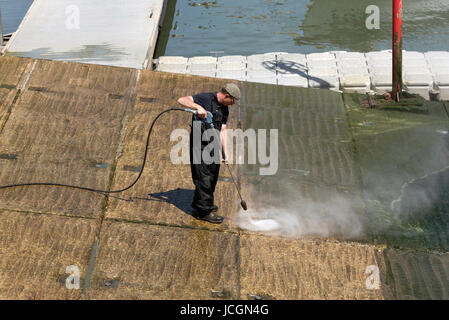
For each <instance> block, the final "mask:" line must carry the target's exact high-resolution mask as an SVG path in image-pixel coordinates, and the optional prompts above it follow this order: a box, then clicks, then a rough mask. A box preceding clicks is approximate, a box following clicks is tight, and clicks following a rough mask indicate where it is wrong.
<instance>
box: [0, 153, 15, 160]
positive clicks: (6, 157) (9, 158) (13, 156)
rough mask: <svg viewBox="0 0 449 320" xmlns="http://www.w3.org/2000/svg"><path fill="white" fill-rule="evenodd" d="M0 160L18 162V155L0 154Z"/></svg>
mask: <svg viewBox="0 0 449 320" xmlns="http://www.w3.org/2000/svg"><path fill="white" fill-rule="evenodd" d="M0 159H3V160H17V155H16V154H5V153H2V154H0Z"/></svg>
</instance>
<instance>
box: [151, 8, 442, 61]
mask: <svg viewBox="0 0 449 320" xmlns="http://www.w3.org/2000/svg"><path fill="white" fill-rule="evenodd" d="M170 2H171V4H170V5H171V7H172V10H171V11H170V10H169V11H168V17H167V21H166V22H167V23H166V24H165V25H164V28H163V30H162V34H161V35H160V39H159V45H158V48H157V51H156V57H157V56H160V55H181V56H187V57H190V56H199V55H211V54H212V55H218V56H221V55H250V54H255V53H264V52H273V51H281V52H302V53H310V52H324V51H330V50H346V51H361V52H367V51H375V50H384V49H390V48H391V33H392V32H391V20H392V16H391V11H392V8H391V6H392V1H391V0H245V1H239V0H226V1H224V0H216V1H209V2H206V1H201V0H195V1H191V0H189V1H176V0H170ZM369 5H377V6H378V7H379V10H380V11H379V13H380V14H379V18H380V23H379V26H380V29H378V30H376V29H372V30H368V29H367V28H366V25H365V21H366V19H367V18H368V16H369V14H366V13H365V10H366V8H367V6H369ZM448 42H449V1H447V0H406V1H404V46H403V47H404V49H405V50H415V51H430V50H445V51H447V50H449V46H448Z"/></svg>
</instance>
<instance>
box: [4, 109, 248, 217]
mask: <svg viewBox="0 0 449 320" xmlns="http://www.w3.org/2000/svg"><path fill="white" fill-rule="evenodd" d="M170 111H184V112H192V113H194V114H197V111H196V110H191V109H185V108H176V107H175V108H169V109H166V110H164V111H162V112H160V113H159V114H158V115H157V116H156V118H154V120H153V122H152V123H151V127H150V130H149V131H148V136H147V142H146V145H145V153H144V156H143V161H142V166H141V169H140V172H139V175H138V176H137V178H136V179H135V180H134V182H133V183H131V184H130V185H129V186H127V187H126V188H123V189H120V190H99V189H94V188H87V187H82V186H75V185H70V184H62V183H52V182H30V183H18V184H10V185H4V186H0V190H1V189H7V188H17V187H29V186H55V187H66V188H73V189H80V190H86V191H91V192H97V193H105V194H109V193H121V192H124V191H126V190H128V189H131V188H132V187H133V186H134V185H135V184H136V183H137V181H139V179H140V177H141V176H142V173H143V169H144V168H145V163H146V160H147V155H148V146H149V144H150V137H151V133H152V131H153V127H154V124H155V123H156V121H157V120H158V119H159V118H160V117H161V116H162V115H163V114H164V113H167V112H170ZM205 121H206V122H207V123H209V124H210V125H211V127H213V123H212V113H210V112H209V111H207V118H206V119H205ZM236 187H237V186H236ZM237 191H238V192H239V195H240V191H239V190H238V189H237ZM241 198H242V197H241V196H240V199H241ZM243 204H244V205H245V206H244V207H243ZM242 207H243V208H244V209H245V210H246V203H245V202H244V201H243V200H242Z"/></svg>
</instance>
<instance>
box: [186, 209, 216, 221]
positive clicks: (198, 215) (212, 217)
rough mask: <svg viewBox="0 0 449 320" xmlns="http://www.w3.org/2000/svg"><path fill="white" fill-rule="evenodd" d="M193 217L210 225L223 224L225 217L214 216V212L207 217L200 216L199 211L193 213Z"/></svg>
mask: <svg viewBox="0 0 449 320" xmlns="http://www.w3.org/2000/svg"><path fill="white" fill-rule="evenodd" d="M192 217H194V218H195V219H198V220H204V221H207V222H210V223H222V222H223V217H222V216H218V215H215V214H213V213H212V212H211V213H209V214H206V215H200V214H199V212H198V211H196V210H195V211H193V212H192Z"/></svg>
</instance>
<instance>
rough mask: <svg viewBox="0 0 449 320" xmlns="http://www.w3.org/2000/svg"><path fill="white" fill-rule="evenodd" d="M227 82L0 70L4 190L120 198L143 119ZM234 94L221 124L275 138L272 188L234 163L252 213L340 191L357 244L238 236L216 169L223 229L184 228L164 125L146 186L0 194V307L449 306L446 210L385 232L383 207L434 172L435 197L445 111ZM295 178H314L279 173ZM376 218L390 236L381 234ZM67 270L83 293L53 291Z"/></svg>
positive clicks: (266, 92)
mask: <svg viewBox="0 0 449 320" xmlns="http://www.w3.org/2000/svg"><path fill="white" fill-rule="evenodd" d="M226 81H229V80H223V79H215V78H207V77H201V76H192V75H185V74H173V73H166V72H155V71H149V70H137V69H128V68H117V67H111V66H99V65H93V64H81V63H69V62H59V61H46V60H33V59H29V58H16V57H7V56H4V57H0V185H4V184H10V183H20V182H28V181H42V180H45V181H53V182H60V183H71V184H77V185H85V186H91V187H96V188H106V189H116V188H118V187H121V186H124V185H127V184H128V183H129V182H131V181H132V180H133V179H134V178H135V176H136V174H137V173H136V170H138V167H139V166H140V164H141V163H140V161H141V157H142V152H143V148H144V144H145V139H146V132H147V130H148V128H149V124H150V123H151V121H152V119H153V118H154V117H155V115H156V114H157V113H158V112H160V111H162V110H164V109H166V108H167V107H170V106H174V105H175V104H176V100H177V98H178V97H180V96H184V95H188V94H192V93H194V92H201V91H212V90H216V89H217V88H219V87H220V86H221V85H223V84H224V83H225V82H226ZM236 83H238V84H239V85H240V86H241V88H242V92H243V99H242V101H241V104H240V105H239V106H236V107H234V108H233V109H232V117H231V119H230V122H229V127H231V128H236V127H242V128H243V129H245V128H265V129H269V128H279V129H280V137H279V141H280V142H279V145H280V152H279V153H280V159H279V162H280V166H279V171H278V174H277V175H276V176H274V177H271V178H267V179H262V178H261V177H258V176H255V175H254V174H253V171H252V170H253V169H254V168H252V167H246V166H242V167H240V168H237V166H233V170H234V171H235V172H234V174H235V175H236V176H238V177H239V181H240V183H241V186H242V190H243V193H244V196H245V197H246V199H247V202H248V204H249V206H250V207H251V206H252V205H253V204H255V203H256V200H257V201H259V200H263V198H266V199H265V201H273V202H275V201H277V200H279V199H282V198H281V196H282V192H283V191H285V188H287V187H288V186H290V187H291V189H290V190H298V192H301V194H302V196H303V197H304V198H305V199H312V200H314V201H317V202H323V201H326V197H328V196H329V194H333V193H338V194H341V196H342V197H345V198H346V199H348V201H349V203H351V206H352V207H353V210H354V211H355V212H356V213H357V214H359V215H360V217H361V219H362V220H363V221H365V222H366V223H365V224H364V226H365V227H366V229H367V230H366V232H365V233H364V236H363V237H359V238H358V239H352V240H348V239H345V238H344V237H342V236H338V235H336V236H333V237H326V238H323V237H315V236H307V237H301V238H288V237H283V236H278V235H275V234H268V233H258V232H250V231H246V230H242V229H239V228H238V227H237V225H236V223H235V222H234V218H235V217H236V216H237V214H238V212H237V211H238V202H239V201H238V198H237V195H236V193H235V190H234V188H233V186H232V184H231V183H229V182H228V179H225V178H226V177H227V172H226V171H222V172H221V177H222V178H221V179H220V181H219V183H218V186H217V191H216V196H217V204H218V205H219V206H220V208H221V212H222V214H223V215H224V216H225V217H226V219H225V222H224V223H223V224H222V225H218V226H217V225H211V224H208V223H205V222H201V221H197V220H195V219H193V218H192V217H191V216H190V215H189V214H188V212H189V205H190V201H191V197H192V194H193V185H192V183H191V180H190V169H189V166H188V165H174V164H172V163H171V161H170V160H169V156H170V148H171V146H172V145H174V143H175V142H169V135H170V132H171V130H172V129H173V128H186V129H187V128H188V126H189V120H190V116H189V115H188V114H183V113H172V114H169V115H164V116H163V118H162V123H159V124H158V125H157V130H156V132H155V135H154V136H153V137H152V141H151V156H150V158H149V159H148V164H149V165H148V166H147V167H146V169H145V171H144V174H143V177H142V180H140V181H139V183H138V184H137V185H136V186H135V187H134V188H133V189H131V190H129V191H126V192H125V193H123V194H120V195H118V196H113V197H110V198H105V197H103V196H101V195H98V194H92V193H87V192H84V191H77V190H71V189H61V188H48V187H30V188H27V189H25V188H22V189H19V188H17V189H7V190H2V191H0V257H1V258H0V298H3V299H103V298H105V299H117V298H123V299H252V298H255V297H259V298H272V299H389V298H398V299H401V298H418V299H419V298H434V299H447V298H448V297H449V287H448V283H449V253H448V252H449V238H448V235H449V232H448V226H449V217H448V215H447V212H448V210H447V209H448V206H447V202H445V200H444V199H445V198H444V197H441V198H437V199H434V200H435V201H434V203H436V204H438V206H434V208H432V210H430V211H431V212H429V213H428V214H425V215H423V216H421V217H418V218H417V217H416V216H412V218H411V219H408V220H401V219H398V218H397V217H396V219H393V218H395V216H392V215H391V213H390V212H389V211H388V208H387V207H386V206H385V205H384V204H385V203H388V202H389V201H390V200H391V199H395V198H396V196H397V195H398V194H399V193H400V190H401V188H400V186H401V184H403V182H404V181H410V180H411V179H413V178H420V177H423V176H424V174H428V173H429V172H436V173H435V174H433V175H432V174H431V175H429V177H430V178H429V179H425V178H423V179H421V180H422V181H420V182H421V183H422V184H424V185H425V184H426V183H438V185H439V186H441V188H444V187H447V185H448V184H447V178H446V177H447V176H445V175H444V173H445V172H444V170H442V169H444V163H446V165H447V160H448V150H447V145H446V144H444V143H445V141H447V140H445V139H446V137H447V129H448V128H447V127H448V120H449V119H448V116H447V108H448V107H449V106H448V105H447V104H444V103H441V102H429V103H427V104H425V106H424V107H423V109H422V110H420V113H413V112H399V111H391V110H390V111H388V110H377V109H376V110H372V109H366V108H364V107H363V106H362V100H360V97H362V96H361V95H357V94H344V95H343V94H341V93H337V92H333V91H326V90H316V89H305V88H297V87H285V86H272V85H268V84H260V83H249V82H237V81H236ZM441 132H443V133H441ZM445 132H446V133H445ZM407 145H408V146H409V147H408V148H407V147H406V146H407ZM410 145H411V147H410ZM432 145H433V146H437V147H438V150H437V151H438V157H432V155H434V154H435V152H436V151H435V150H431V146H432ZM398 151H400V152H398ZM422 159H425V161H426V163H427V164H428V167H427V171H426V168H423V167H422V166H419V163H420V161H421V160H422ZM432 159H434V161H432ZM304 171H309V172H310V174H308V175H301V174H296V175H295V174H293V175H292V174H290V173H289V172H294V173H295V172H304ZM383 171H385V172H386V173H387V174H382V179H383V180H381V181H380V182H378V183H377V182H376V181H377V180H376V179H375V177H376V175H378V174H379V172H383ZM393 173H396V174H393ZM439 173H442V174H439ZM270 179H271V180H270ZM389 184H395V185H398V186H399V188H396V189H394V190H395V193H394V194H383V193H382V190H383V189H382V188H380V190H377V188H376V187H379V186H381V185H389ZM412 185H414V183H411V184H410V186H412ZM290 187H289V188H290ZM408 189H412V188H405V193H404V194H405V195H404V197H403V198H404V199H406V198H407V197H408V196H407V194H408V193H407V192H408V191H407V190H408ZM446 194H447V192H446ZM404 203H405V202H404ZM407 203H412V202H407ZM317 214H321V213H318V212H317ZM383 220H388V221H389V223H388V224H387V225H388V228H381V227H380V226H385V225H383V224H382V223H383ZM390 220H391V221H390ZM418 226H419V228H418ZM70 265H76V266H78V267H79V269H80V271H81V289H80V290H68V289H67V288H66V287H65V279H66V277H67V276H68V274H66V268H67V266H70ZM370 265H375V266H378V267H379V269H380V281H381V286H380V288H379V289H374V290H369V289H368V288H367V287H366V279H367V277H368V274H366V273H365V272H366V270H367V267H368V266H370Z"/></svg>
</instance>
